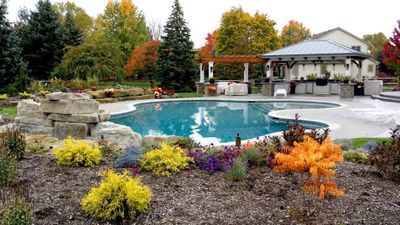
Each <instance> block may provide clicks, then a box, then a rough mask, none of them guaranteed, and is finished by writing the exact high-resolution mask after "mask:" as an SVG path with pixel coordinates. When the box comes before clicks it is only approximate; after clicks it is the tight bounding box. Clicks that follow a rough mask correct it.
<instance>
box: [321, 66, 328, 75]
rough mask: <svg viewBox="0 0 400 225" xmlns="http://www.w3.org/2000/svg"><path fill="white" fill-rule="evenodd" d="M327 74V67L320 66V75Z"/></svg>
mask: <svg viewBox="0 0 400 225" xmlns="http://www.w3.org/2000/svg"><path fill="white" fill-rule="evenodd" d="M326 72H328V66H327V65H326V64H321V74H325V73H326Z"/></svg>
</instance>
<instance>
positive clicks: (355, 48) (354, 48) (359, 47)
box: [351, 46, 361, 52]
mask: <svg viewBox="0 0 400 225" xmlns="http://www.w3.org/2000/svg"><path fill="white" fill-rule="evenodd" d="M351 49H353V50H356V51H359V52H360V51H361V46H351Z"/></svg>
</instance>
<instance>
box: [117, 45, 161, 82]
mask: <svg viewBox="0 0 400 225" xmlns="http://www.w3.org/2000/svg"><path fill="white" fill-rule="evenodd" d="M159 46H160V41H149V42H145V43H144V44H142V45H140V46H139V47H137V48H136V49H135V50H133V52H132V55H131V57H130V58H129V60H128V63H127V64H126V65H125V66H124V68H125V72H126V76H127V77H132V76H137V77H136V78H137V79H143V78H145V77H147V78H148V79H149V80H153V74H154V73H155V71H156V62H157V57H158V53H157V52H158V47H159Z"/></svg>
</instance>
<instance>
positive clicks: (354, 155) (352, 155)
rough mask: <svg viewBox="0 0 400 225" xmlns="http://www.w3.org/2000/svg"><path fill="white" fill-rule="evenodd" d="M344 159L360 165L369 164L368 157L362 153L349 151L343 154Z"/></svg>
mask: <svg viewBox="0 0 400 225" xmlns="http://www.w3.org/2000/svg"><path fill="white" fill-rule="evenodd" d="M343 157H344V160H345V161H347V162H353V163H360V164H367V163H368V156H366V155H365V154H363V153H360V152H355V151H348V152H345V153H344V154H343Z"/></svg>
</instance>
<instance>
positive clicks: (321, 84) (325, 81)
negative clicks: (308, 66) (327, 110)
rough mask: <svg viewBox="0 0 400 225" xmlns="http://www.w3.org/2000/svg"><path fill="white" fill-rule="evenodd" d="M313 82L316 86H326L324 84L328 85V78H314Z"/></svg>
mask: <svg viewBox="0 0 400 225" xmlns="http://www.w3.org/2000/svg"><path fill="white" fill-rule="evenodd" d="M315 84H316V85H317V86H326V85H328V80H327V79H316V80H315Z"/></svg>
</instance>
